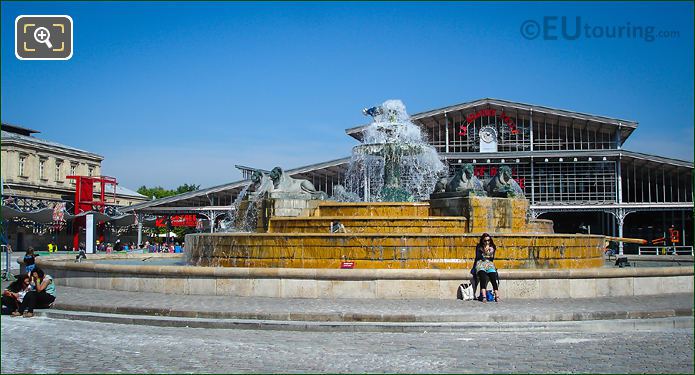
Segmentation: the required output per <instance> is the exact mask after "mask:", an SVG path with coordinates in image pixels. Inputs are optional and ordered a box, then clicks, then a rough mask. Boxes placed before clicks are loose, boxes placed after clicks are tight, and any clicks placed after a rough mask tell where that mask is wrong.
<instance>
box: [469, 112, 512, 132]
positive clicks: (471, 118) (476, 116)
mask: <svg viewBox="0 0 695 375" xmlns="http://www.w3.org/2000/svg"><path fill="white" fill-rule="evenodd" d="M483 116H488V117H500V118H501V119H502V122H504V124H505V125H507V127H508V128H509V132H510V133H511V134H519V129H517V128H516V123H515V122H514V120H512V118H511V117H509V115H507V114H506V113H505V112H504V111H501V112H500V113H499V114H498V113H497V110H496V109H481V110H480V111H478V112H474V113H470V114H468V115H467V116H466V124H465V125H463V124H461V125H460V126H459V135H460V136H462V137H466V136H468V126H470V125H471V123H472V122H473V121H475V120H477V119H479V118H481V117H483Z"/></svg>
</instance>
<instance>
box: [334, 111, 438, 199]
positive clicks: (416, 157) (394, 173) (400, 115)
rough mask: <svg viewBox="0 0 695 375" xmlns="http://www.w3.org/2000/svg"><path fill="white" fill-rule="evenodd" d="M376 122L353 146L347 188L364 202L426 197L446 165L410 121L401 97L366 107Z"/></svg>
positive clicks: (367, 113) (366, 112)
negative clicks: (361, 141) (359, 142)
mask: <svg viewBox="0 0 695 375" xmlns="http://www.w3.org/2000/svg"><path fill="white" fill-rule="evenodd" d="M363 113H364V114H365V115H368V116H371V117H372V118H373V120H374V121H373V122H372V123H371V124H370V125H369V126H367V128H366V129H365V130H364V131H363V143H362V144H360V145H357V146H355V147H353V149H352V158H351V159H350V164H349V166H348V172H347V174H346V176H347V178H346V186H347V190H348V191H349V192H351V193H353V195H354V196H360V197H361V200H362V201H364V202H414V201H416V200H425V199H427V196H428V195H429V193H430V192H432V189H433V188H434V184H435V183H436V176H437V175H438V174H439V173H441V172H442V171H443V170H444V169H445V168H446V166H445V165H444V164H443V163H442V162H441V161H440V160H439V157H438V155H437V151H436V150H435V149H434V147H432V146H431V145H429V144H428V143H427V140H426V139H425V138H424V137H423V135H422V133H421V131H420V128H419V127H418V126H417V125H415V124H414V123H412V122H411V121H410V117H409V116H408V114H407V113H406V110H405V106H404V105H403V103H402V102H401V101H400V100H387V101H386V102H384V103H383V104H382V105H381V106H378V107H372V108H369V109H364V110H363Z"/></svg>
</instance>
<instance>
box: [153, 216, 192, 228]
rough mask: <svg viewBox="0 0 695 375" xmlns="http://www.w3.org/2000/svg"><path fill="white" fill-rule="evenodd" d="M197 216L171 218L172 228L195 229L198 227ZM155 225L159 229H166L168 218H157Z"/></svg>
mask: <svg viewBox="0 0 695 375" xmlns="http://www.w3.org/2000/svg"><path fill="white" fill-rule="evenodd" d="M196 223H197V221H196V216H195V215H176V216H171V226H172V227H193V228H194V227H195V226H196ZM155 225H156V226H157V227H158V228H165V227H166V226H167V218H166V217H161V216H160V217H157V220H156V221H155Z"/></svg>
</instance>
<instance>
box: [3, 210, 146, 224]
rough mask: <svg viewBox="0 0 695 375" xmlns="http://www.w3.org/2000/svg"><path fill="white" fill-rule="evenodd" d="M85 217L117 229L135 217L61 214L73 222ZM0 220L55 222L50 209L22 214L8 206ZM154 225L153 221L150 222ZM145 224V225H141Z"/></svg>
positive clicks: (132, 220) (133, 220)
mask: <svg viewBox="0 0 695 375" xmlns="http://www.w3.org/2000/svg"><path fill="white" fill-rule="evenodd" d="M87 215H94V221H95V222H97V223H98V222H109V223H111V224H113V225H114V226H119V227H125V226H130V225H133V224H135V222H136V217H135V215H133V214H125V215H116V216H109V215H107V214H104V213H101V212H98V211H87V212H81V213H79V214H77V215H72V214H70V213H67V212H63V218H64V220H66V221H70V220H73V219H75V218H78V217H84V216H87ZM2 218H3V219H4V220H9V219H20V218H24V219H28V220H31V221H33V222H35V223H39V224H49V223H53V222H55V221H54V220H53V209H52V208H50V207H46V208H42V209H39V210H35V211H28V212H23V211H20V210H18V209H16V208H12V207H8V206H2ZM149 221H150V220H148V221H146V223H149ZM151 221H152V222H153V223H154V220H151ZM143 224H145V223H143Z"/></svg>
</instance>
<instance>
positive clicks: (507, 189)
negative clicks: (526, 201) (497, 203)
mask: <svg viewBox="0 0 695 375" xmlns="http://www.w3.org/2000/svg"><path fill="white" fill-rule="evenodd" d="M485 190H486V191H487V194H488V196H491V197H501V198H523V197H524V191H523V190H522V189H521V187H520V186H519V184H518V183H517V182H516V181H514V179H513V178H512V169H511V168H509V167H508V166H506V165H503V166H501V167H500V168H499V169H498V170H497V174H496V175H495V176H493V177H492V178H491V179H490V181H488V183H487V185H485Z"/></svg>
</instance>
